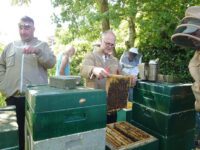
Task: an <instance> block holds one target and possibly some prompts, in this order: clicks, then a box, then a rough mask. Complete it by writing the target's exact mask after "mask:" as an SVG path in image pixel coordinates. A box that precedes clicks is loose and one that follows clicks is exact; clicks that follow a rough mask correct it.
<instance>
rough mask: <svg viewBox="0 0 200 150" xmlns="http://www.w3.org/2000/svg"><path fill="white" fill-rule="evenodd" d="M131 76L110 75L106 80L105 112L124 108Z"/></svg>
mask: <svg viewBox="0 0 200 150" xmlns="http://www.w3.org/2000/svg"><path fill="white" fill-rule="evenodd" d="M131 79H132V77H131V76H122V75H110V76H109V77H108V78H107V80H106V92H107V96H108V97H107V110H108V112H111V111H113V110H117V109H121V108H126V106H127V100H128V89H129V87H130V84H131Z"/></svg>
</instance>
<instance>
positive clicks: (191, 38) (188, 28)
mask: <svg viewBox="0 0 200 150" xmlns="http://www.w3.org/2000/svg"><path fill="white" fill-rule="evenodd" d="M197 31H200V26H197V25H193V24H182V25H179V26H178V27H177V28H176V30H175V34H173V35H172V37H171V40H172V41H173V42H174V43H175V44H177V45H179V46H183V47H190V48H200V35H199V36H197V35H196V32H197ZM199 34H200V33H199Z"/></svg>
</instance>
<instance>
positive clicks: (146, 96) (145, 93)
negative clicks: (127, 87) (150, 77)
mask: <svg viewBox="0 0 200 150" xmlns="http://www.w3.org/2000/svg"><path fill="white" fill-rule="evenodd" d="M133 90H134V94H133V101H134V102H137V103H140V104H143V105H145V106H148V107H150V108H153V109H156V110H158V111H161V112H164V113H174V112H179V111H183V110H187V109H193V108H194V101H195V98H194V95H193V93H192V90H191V84H173V83H156V82H155V83H153V82H144V81H139V82H138V83H137V85H136V87H135V88H134V89H133Z"/></svg>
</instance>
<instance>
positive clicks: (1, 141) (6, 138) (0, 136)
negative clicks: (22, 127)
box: [0, 106, 19, 149]
mask: <svg viewBox="0 0 200 150" xmlns="http://www.w3.org/2000/svg"><path fill="white" fill-rule="evenodd" d="M18 145H19V144H18V125H17V119H16V112H15V107H14V106H9V107H3V108H0V149H3V148H8V149H9V148H11V149H13V148H18Z"/></svg>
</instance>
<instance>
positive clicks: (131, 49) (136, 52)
mask: <svg viewBox="0 0 200 150" xmlns="http://www.w3.org/2000/svg"><path fill="white" fill-rule="evenodd" d="M129 52H131V53H135V54H138V48H135V47H132V48H130V49H129Z"/></svg>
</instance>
